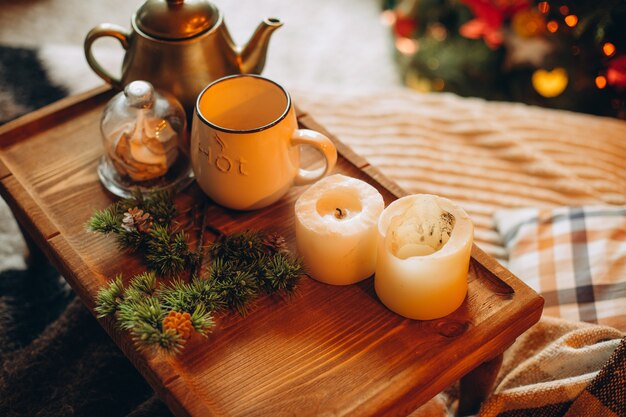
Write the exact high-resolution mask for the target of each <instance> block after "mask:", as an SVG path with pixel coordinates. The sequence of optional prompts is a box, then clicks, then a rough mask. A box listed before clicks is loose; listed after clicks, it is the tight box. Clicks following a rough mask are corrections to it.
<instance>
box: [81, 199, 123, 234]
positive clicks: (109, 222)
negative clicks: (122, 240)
mask: <svg viewBox="0 0 626 417" xmlns="http://www.w3.org/2000/svg"><path fill="white" fill-rule="evenodd" d="M121 223H122V215H121V214H120V213H118V212H117V210H116V209H115V207H113V206H110V207H107V208H105V209H104V210H101V211H96V212H95V213H94V214H93V215H92V216H91V218H90V219H89V221H88V222H87V230H89V231H91V232H98V233H102V234H105V235H106V234H109V233H119V232H120V230H121V229H122V227H121Z"/></svg>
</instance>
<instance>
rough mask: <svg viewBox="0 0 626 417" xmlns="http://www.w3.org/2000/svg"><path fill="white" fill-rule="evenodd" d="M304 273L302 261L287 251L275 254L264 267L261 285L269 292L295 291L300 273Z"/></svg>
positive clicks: (289, 292)
mask: <svg viewBox="0 0 626 417" xmlns="http://www.w3.org/2000/svg"><path fill="white" fill-rule="evenodd" d="M303 273H304V268H303V267H302V263H301V262H300V261H299V260H297V259H294V258H293V257H291V256H290V255H288V254H286V253H282V252H280V253H276V254H274V255H273V256H272V257H271V258H270V259H269V261H268V262H267V263H266V265H265V266H264V268H263V274H262V277H261V280H260V285H261V287H262V288H263V290H264V291H265V292H266V293H268V294H271V293H274V292H284V293H286V294H291V293H293V292H294V291H295V288H296V284H297V283H298V280H299V278H300V275H302V274H303Z"/></svg>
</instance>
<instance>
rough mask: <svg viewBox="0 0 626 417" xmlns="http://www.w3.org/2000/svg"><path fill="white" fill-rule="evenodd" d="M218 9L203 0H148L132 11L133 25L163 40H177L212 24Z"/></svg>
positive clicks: (203, 30)
mask: <svg viewBox="0 0 626 417" xmlns="http://www.w3.org/2000/svg"><path fill="white" fill-rule="evenodd" d="M219 19H220V12H219V10H218V9H217V8H216V7H215V6H214V5H213V4H211V3H209V2H208V1H206V0H148V1H146V2H145V3H144V4H143V5H142V6H141V7H140V8H139V10H137V13H135V22H136V24H137V27H138V28H139V29H140V30H141V31H142V32H144V33H146V34H147V35H150V36H152V37H154V38H157V39H163V40H180V39H187V38H191V37H194V36H196V35H199V34H201V33H203V32H206V31H207V30H209V29H211V28H213V27H214V26H215V25H216V24H217V22H218V21H219Z"/></svg>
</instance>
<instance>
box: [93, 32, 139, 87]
mask: <svg viewBox="0 0 626 417" xmlns="http://www.w3.org/2000/svg"><path fill="white" fill-rule="evenodd" d="M105 36H112V37H114V38H115V39H117V40H118V41H119V42H120V43H121V44H122V48H124V49H128V38H129V36H130V35H129V34H128V32H126V31H125V30H124V28H123V27H121V26H118V25H113V24H111V23H102V24H100V25H98V26H96V27H95V28H93V29H91V30H90V31H89V33H88V34H87V37H86V38H85V45H84V46H85V58H87V63H88V64H89V66H90V67H91V69H92V70H93V71H94V72H95V73H96V74H98V76H100V78H102V79H103V80H104V81H106V82H107V83H109V84H111V85H112V86H113V87H117V88H121V87H122V81H121V80H120V79H119V78H116V77H114V76H112V75H111V74H109V72H108V71H107V70H105V69H104V68H102V66H101V65H100V64H99V63H98V61H96V58H95V57H94V55H93V51H92V50H91V46H92V45H93V43H94V42H95V41H96V39H98V38H102V37H105Z"/></svg>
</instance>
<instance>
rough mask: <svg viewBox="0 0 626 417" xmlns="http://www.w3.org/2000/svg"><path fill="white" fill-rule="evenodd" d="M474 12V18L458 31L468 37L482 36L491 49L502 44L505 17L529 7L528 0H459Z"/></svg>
mask: <svg viewBox="0 0 626 417" xmlns="http://www.w3.org/2000/svg"><path fill="white" fill-rule="evenodd" d="M461 2H463V3H465V4H466V5H467V7H469V8H470V10H471V11H472V13H474V16H475V18H474V19H472V20H470V21H469V22H467V23H465V24H464V25H463V26H461V27H460V28H459V33H461V35H462V36H465V37H466V38H469V39H480V38H483V39H484V40H485V43H486V44H487V46H488V47H490V48H491V49H496V48H498V47H499V46H500V45H502V40H503V36H502V25H503V24H504V21H505V20H506V19H509V18H510V17H511V16H513V15H515V14H516V13H517V12H519V11H521V10H526V9H528V8H530V3H529V1H528V0H461Z"/></svg>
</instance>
